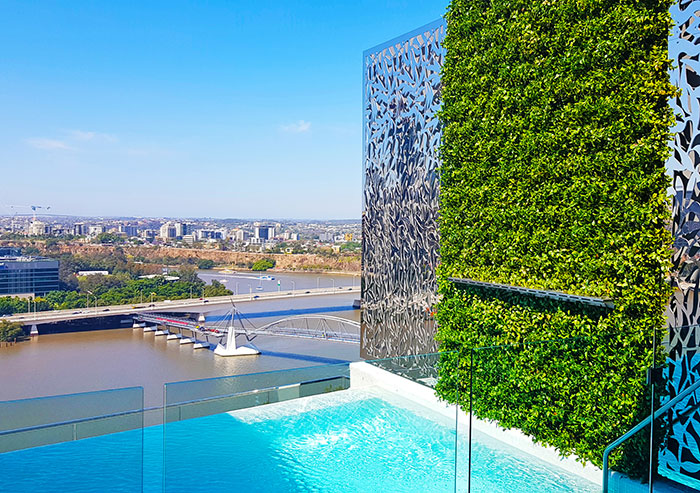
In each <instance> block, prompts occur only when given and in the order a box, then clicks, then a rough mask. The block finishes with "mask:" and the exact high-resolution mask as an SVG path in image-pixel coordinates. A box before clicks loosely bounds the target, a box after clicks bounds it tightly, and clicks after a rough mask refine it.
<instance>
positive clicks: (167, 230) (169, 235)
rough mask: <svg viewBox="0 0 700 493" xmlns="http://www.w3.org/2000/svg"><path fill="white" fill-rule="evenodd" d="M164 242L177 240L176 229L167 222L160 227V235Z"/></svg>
mask: <svg viewBox="0 0 700 493" xmlns="http://www.w3.org/2000/svg"><path fill="white" fill-rule="evenodd" d="M159 236H160V237H161V238H162V239H164V240H171V239H174V238H177V228H176V227H175V225H174V224H173V223H171V222H170V221H168V222H167V223H165V224H163V225H162V226H161V227H160V235H159Z"/></svg>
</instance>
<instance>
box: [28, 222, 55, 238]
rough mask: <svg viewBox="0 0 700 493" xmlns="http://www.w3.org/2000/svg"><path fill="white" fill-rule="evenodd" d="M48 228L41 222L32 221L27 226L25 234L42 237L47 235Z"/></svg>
mask: <svg viewBox="0 0 700 493" xmlns="http://www.w3.org/2000/svg"><path fill="white" fill-rule="evenodd" d="M49 230H50V227H49V225H48V224H46V223H44V222H41V221H32V222H31V223H30V224H29V229H28V230H27V234H28V235H29V236H43V235H46V234H49Z"/></svg>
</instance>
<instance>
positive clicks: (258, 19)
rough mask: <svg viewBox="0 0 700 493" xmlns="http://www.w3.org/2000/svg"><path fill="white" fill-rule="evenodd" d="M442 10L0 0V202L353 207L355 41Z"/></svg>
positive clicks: (230, 209)
mask: <svg viewBox="0 0 700 493" xmlns="http://www.w3.org/2000/svg"><path fill="white" fill-rule="evenodd" d="M446 7H447V1H446V0H440V1H434V0H410V1H409V0H403V1H401V0H347V1H333V0H325V1H323V0H319V1H305V2H301V1H294V0H281V1H235V0H229V1H213V0H210V1H179V0H168V1H163V2H160V1H146V2H144V1H116V2H115V1H114V0H110V1H78V0H71V1H70V2H66V1H62V0H57V1H31V0H19V1H9V0H0V214H11V213H13V212H14V211H16V210H19V209H10V208H9V207H8V205H42V206H50V207H51V209H50V212H52V213H55V214H68V215H90V216H144V217H161V216H165V217H219V218H231V217H235V218H279V219H285V218H286V219H292V218H296V219H356V218H359V217H360V215H361V193H362V191H361V187H362V173H361V168H362V52H363V51H364V50H366V49H368V48H371V47H373V46H375V45H378V44H380V43H382V42H384V41H386V40H389V39H391V38H394V37H396V36H399V35H401V34H403V33H405V32H408V31H411V30H413V29H415V28H417V27H420V26H422V25H424V24H427V23H429V22H431V21H433V20H435V19H437V18H439V17H441V16H442V15H444V13H445V9H446ZM21 212H29V211H27V210H21Z"/></svg>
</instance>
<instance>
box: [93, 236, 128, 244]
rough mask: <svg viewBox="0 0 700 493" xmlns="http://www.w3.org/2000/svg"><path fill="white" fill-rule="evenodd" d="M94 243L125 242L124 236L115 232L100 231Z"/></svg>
mask: <svg viewBox="0 0 700 493" xmlns="http://www.w3.org/2000/svg"><path fill="white" fill-rule="evenodd" d="M92 242H93V243H101V244H109V245H116V244H118V243H124V238H123V237H122V236H119V235H117V234H114V233H100V234H98V235H97V236H96V237H95V239H94V240H92Z"/></svg>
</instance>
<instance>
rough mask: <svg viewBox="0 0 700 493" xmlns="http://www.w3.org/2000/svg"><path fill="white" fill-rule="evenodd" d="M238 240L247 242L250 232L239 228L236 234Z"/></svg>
mask: <svg viewBox="0 0 700 493" xmlns="http://www.w3.org/2000/svg"><path fill="white" fill-rule="evenodd" d="M235 239H236V241H240V242H246V241H248V240H249V239H250V233H248V232H247V231H243V230H242V229H239V230H238V231H236V236H235Z"/></svg>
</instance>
